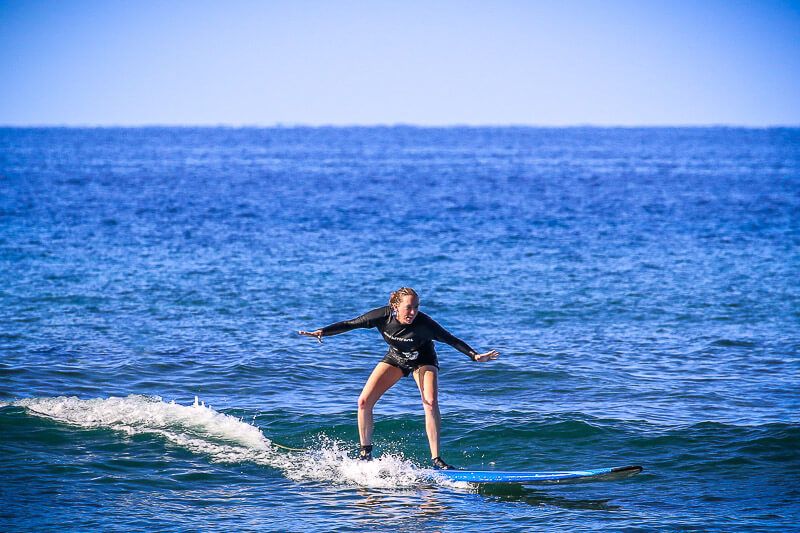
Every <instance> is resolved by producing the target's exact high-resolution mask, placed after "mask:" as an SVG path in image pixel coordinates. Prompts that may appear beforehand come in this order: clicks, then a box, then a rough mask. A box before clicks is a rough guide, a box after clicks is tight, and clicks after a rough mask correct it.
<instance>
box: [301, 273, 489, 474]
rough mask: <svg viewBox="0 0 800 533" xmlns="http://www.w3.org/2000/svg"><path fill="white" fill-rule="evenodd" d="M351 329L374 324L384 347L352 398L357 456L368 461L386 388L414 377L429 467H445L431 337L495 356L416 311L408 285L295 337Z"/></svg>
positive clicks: (477, 357) (473, 354) (477, 356)
mask: <svg viewBox="0 0 800 533" xmlns="http://www.w3.org/2000/svg"><path fill="white" fill-rule="evenodd" d="M357 328H377V329H378V331H380V333H381V335H382V336H383V340H385V341H386V343H387V344H388V345H389V351H388V352H387V353H386V355H385V356H384V358H383V359H382V360H381V361H380V362H379V363H378V364H377V366H375V369H374V370H373V371H372V374H370V376H369V379H367V382H366V383H365V384H364V389H363V390H362V391H361V395H360V396H359V397H358V434H359V439H360V443H361V449H360V450H359V457H360V458H361V459H365V460H369V459H372V429H373V417H372V409H373V407H374V406H375V404H376V403H377V402H378V400H379V399H380V397H381V396H383V394H384V393H385V392H386V391H387V390H389V389H390V388H392V386H393V385H394V384H395V383H397V382H398V381H399V380H400V378H401V377H404V376H405V377H408V376H409V375H413V376H414V381H416V383H417V387H418V388H419V392H420V396H421V397H422V406H423V408H424V410H425V431H426V433H427V435H428V444H429V445H430V448H431V457H432V462H433V466H434V467H435V468H440V469H450V468H452V467H451V466H450V465H448V464H447V463H445V462H444V460H443V459H442V457H441V455H440V452H439V429H440V427H441V416H440V414H439V400H438V392H439V390H438V388H439V385H438V375H439V361H438V359H437V357H436V350H435V348H434V346H433V341H440V342H444V343H447V344H449V345H450V346H452V347H453V348H455V349H456V350H458V351H459V352H461V353H463V354H465V355H467V356H468V357H469V358H470V359H472V360H473V361H478V362H486V361H493V360H495V359H497V358H498V356H499V355H500V354H499V353H498V352H497V351H496V350H491V351H488V352H486V353H478V352H477V351H476V350H474V349H472V348H471V347H470V346H469V345H468V344H467V343H465V342H464V341H462V340H460V339H458V338H456V337H455V336H453V335H452V334H450V333H449V332H448V331H447V330H445V329H444V328H443V327H442V326H440V325H439V324H437V323H436V322H435V321H434V320H433V319H432V318H431V317H429V316H428V315H426V314H425V313H422V312H420V311H419V296H418V295H417V293H416V292H415V291H414V289H412V288H409V287H401V288H400V289H398V290H396V291H394V292H393V293H392V294H391V296H390V298H389V305H387V306H384V307H379V308H377V309H373V310H372V311H369V312H368V313H365V314H363V315H361V316H359V317H357V318H354V319H352V320H345V321H342V322H336V323H335V324H331V325H329V326H325V327H324V328H321V329H317V330H315V331H299V332H298V333H299V334H300V335H306V336H309V337H315V338H316V339H317V340H318V341H319V342H322V337H328V336H330V335H338V334H339V333H344V332H346V331H350V330H353V329H357Z"/></svg>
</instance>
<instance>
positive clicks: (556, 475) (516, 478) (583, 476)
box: [431, 466, 643, 484]
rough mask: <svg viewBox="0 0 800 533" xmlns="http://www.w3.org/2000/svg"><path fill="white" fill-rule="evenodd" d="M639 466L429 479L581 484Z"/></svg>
mask: <svg viewBox="0 0 800 533" xmlns="http://www.w3.org/2000/svg"><path fill="white" fill-rule="evenodd" d="M642 470H643V468H642V467H641V466H617V467H612V468H596V469H593V470H569V471H564V472H507V471H501V470H455V469H454V470H435V471H434V472H433V475H432V476H431V477H435V476H440V477H442V478H445V479H449V480H451V481H466V482H469V483H526V484H528V483H581V482H584V481H612V480H617V479H624V478H626V477H630V476H632V475H634V474H638V473H639V472H641V471H642Z"/></svg>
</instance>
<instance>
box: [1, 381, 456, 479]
mask: <svg viewBox="0 0 800 533" xmlns="http://www.w3.org/2000/svg"><path fill="white" fill-rule="evenodd" d="M9 405H13V406H17V407H23V408H25V409H27V411H28V412H29V413H30V414H33V415H36V416H41V417H45V418H49V419H51V420H56V421H58V422H61V423H64V424H69V425H72V426H77V427H80V428H85V429H95V428H107V429H111V430H115V431H122V432H124V433H126V434H128V435H137V434H151V435H159V436H161V437H162V438H164V439H165V440H167V441H169V442H171V443H173V444H175V445H177V446H179V447H181V448H183V449H186V450H189V451H191V452H192V453H197V454H202V455H205V456H207V457H209V459H210V460H211V461H212V462H220V463H243V462H249V463H255V464H258V465H263V466H266V467H270V468H276V469H279V470H281V471H282V472H283V473H284V475H285V476H286V477H288V478H289V479H292V480H295V481H324V482H329V483H330V482H332V483H337V484H346V485H357V486H363V487H374V488H402V487H413V486H419V485H421V484H425V483H427V484H430V483H431V482H432V479H431V475H430V474H431V472H430V471H429V470H427V469H421V468H419V467H417V466H415V465H414V464H413V463H412V462H411V461H409V460H407V459H405V458H403V457H402V456H399V455H391V454H385V455H383V456H382V457H380V458H377V459H375V460H373V461H369V462H365V461H359V460H357V459H353V458H350V457H348V453H347V450H346V449H345V448H344V446H343V445H342V444H341V443H337V442H326V443H324V444H322V445H320V446H319V447H318V448H314V449H310V450H306V451H303V452H286V451H282V450H281V449H280V448H279V447H278V446H276V445H275V444H274V443H273V442H272V441H271V440H270V439H268V438H267V437H265V436H264V434H263V433H262V432H261V430H260V429H259V428H257V427H256V426H253V425H251V424H248V423H246V422H244V421H242V420H240V419H238V418H235V417H233V416H230V415H226V414H224V413H220V412H218V411H215V410H214V409H212V408H210V407H206V406H205V405H204V404H202V403H200V402H199V401H198V400H197V399H195V403H194V405H190V406H185V405H180V404H177V403H175V402H164V401H163V400H161V398H158V397H150V396H140V395H131V396H127V397H125V398H120V397H111V398H95V399H89V400H82V399H80V398H76V397H74V396H71V397H66V396H61V397H55V398H29V399H23V400H18V401H15V402H11V403H4V402H0V407H4V406H9ZM442 483H444V484H447V485H453V483H452V482H447V481H443V482H442ZM455 486H459V487H461V486H462V484H457V485H455Z"/></svg>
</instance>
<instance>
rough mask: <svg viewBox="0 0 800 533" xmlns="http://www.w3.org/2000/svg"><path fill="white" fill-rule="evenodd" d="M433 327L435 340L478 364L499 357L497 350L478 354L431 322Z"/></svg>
mask: <svg viewBox="0 0 800 533" xmlns="http://www.w3.org/2000/svg"><path fill="white" fill-rule="evenodd" d="M431 322H433V325H434V331H435V333H436V340H437V341H440V342H444V343H447V344H449V345H450V346H452V347H453V348H455V349H456V350H458V351H459V352H461V353H463V354H464V355H466V356H467V357H469V358H470V359H472V360H473V361H478V362H479V363H485V362H486V361H494V360H495V359H497V358H498V357H500V352H498V351H497V350H491V351H488V352H486V353H478V351H477V350H475V349H473V348H472V347H470V345H469V344H467V343H466V342H464V341H462V340H461V339H459V338H458V337H456V336H455V335H453V334H452V333H450V332H449V331H447V330H446V329H444V328H443V327H442V326H440V325H439V324H438V323H437V322H435V321H433V320H431Z"/></svg>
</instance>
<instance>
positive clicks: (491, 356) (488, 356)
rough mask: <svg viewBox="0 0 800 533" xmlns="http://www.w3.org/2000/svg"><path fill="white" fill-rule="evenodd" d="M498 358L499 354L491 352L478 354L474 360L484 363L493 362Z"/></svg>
mask: <svg viewBox="0 0 800 533" xmlns="http://www.w3.org/2000/svg"><path fill="white" fill-rule="evenodd" d="M498 357H500V352H498V351H497V350H492V351H491V352H486V353H479V354H478V355H476V356H475V360H476V361H478V362H479V363H485V362H486V361H494V360H495V359H497V358H498Z"/></svg>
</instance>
